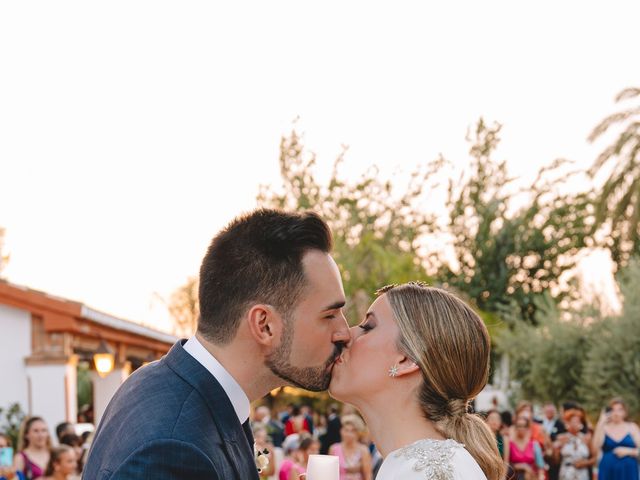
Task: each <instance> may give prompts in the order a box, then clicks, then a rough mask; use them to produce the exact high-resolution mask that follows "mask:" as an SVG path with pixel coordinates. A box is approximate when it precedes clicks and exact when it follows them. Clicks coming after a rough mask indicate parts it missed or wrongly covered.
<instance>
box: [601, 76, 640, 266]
mask: <svg viewBox="0 0 640 480" xmlns="http://www.w3.org/2000/svg"><path fill="white" fill-rule="evenodd" d="M634 98H635V99H640V88H626V89H624V90H622V91H621V92H620V93H619V94H618V95H617V97H616V99H615V101H616V102H622V101H625V100H630V99H634ZM614 127H617V128H618V133H617V135H616V138H615V140H614V142H613V143H612V144H611V145H609V146H608V147H607V148H605V149H604V150H603V151H602V153H600V155H599V156H598V158H597V159H596V161H595V162H594V164H593V166H592V167H591V169H590V171H589V173H590V174H591V176H592V177H593V176H595V175H596V174H598V173H599V172H602V171H605V172H606V173H608V176H607V179H606V180H605V182H604V185H603V186H602V191H601V192H600V194H599V195H598V199H597V203H596V205H597V208H596V223H595V225H594V228H596V229H597V228H600V227H602V226H603V225H606V226H607V227H608V231H609V232H610V235H609V236H608V238H607V240H606V244H607V246H608V247H609V248H610V250H611V256H612V258H613V261H614V262H615V263H616V264H617V265H618V266H624V265H626V264H627V263H628V261H629V259H630V258H631V256H633V255H640V104H639V105H636V106H632V107H629V108H627V109H625V110H622V111H620V112H617V113H614V114H612V115H609V116H608V117H607V118H605V119H604V120H603V121H602V122H600V123H599V124H598V125H597V126H596V128H594V129H593V131H592V132H591V134H590V135H589V141H591V142H594V141H596V140H597V139H599V138H600V137H602V136H603V135H604V134H605V133H606V132H608V131H609V130H610V129H613V128H614Z"/></svg>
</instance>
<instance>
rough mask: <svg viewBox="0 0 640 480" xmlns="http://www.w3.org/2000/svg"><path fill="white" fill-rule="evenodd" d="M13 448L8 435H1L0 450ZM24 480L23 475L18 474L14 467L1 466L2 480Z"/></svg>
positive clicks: (0, 477)
mask: <svg viewBox="0 0 640 480" xmlns="http://www.w3.org/2000/svg"><path fill="white" fill-rule="evenodd" d="M3 448H11V439H10V438H9V436H8V435H5V434H4V433H0V450H2V449H3ZM11 460H13V459H11ZM18 479H19V480H24V476H22V474H21V473H18V472H16V469H15V468H13V465H0V480H18Z"/></svg>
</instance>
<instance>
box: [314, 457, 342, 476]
mask: <svg viewBox="0 0 640 480" xmlns="http://www.w3.org/2000/svg"><path fill="white" fill-rule="evenodd" d="M307 480H340V466H339V464H338V457H336V456H335V455H309V462H308V463H307Z"/></svg>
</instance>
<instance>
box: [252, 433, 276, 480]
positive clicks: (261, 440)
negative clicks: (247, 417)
mask: <svg viewBox="0 0 640 480" xmlns="http://www.w3.org/2000/svg"><path fill="white" fill-rule="evenodd" d="M253 441H254V442H255V450H257V451H259V452H263V454H264V455H266V457H267V459H268V460H269V464H268V465H267V466H266V467H264V468H262V469H261V471H260V480H267V479H268V478H270V477H271V476H272V475H273V474H274V473H275V471H276V461H275V455H274V451H275V447H274V446H273V444H272V443H271V442H270V441H269V436H268V434H267V429H266V428H265V427H262V426H257V427H254V428H253ZM265 451H266V452H267V453H264V452H265Z"/></svg>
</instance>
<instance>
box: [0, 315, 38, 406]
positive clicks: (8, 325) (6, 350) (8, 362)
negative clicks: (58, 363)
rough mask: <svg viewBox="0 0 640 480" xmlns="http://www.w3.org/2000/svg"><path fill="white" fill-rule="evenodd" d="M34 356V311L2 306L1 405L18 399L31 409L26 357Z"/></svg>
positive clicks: (0, 350)
mask: <svg viewBox="0 0 640 480" xmlns="http://www.w3.org/2000/svg"><path fill="white" fill-rule="evenodd" d="M30 355H31V314H30V313H29V312H27V311H24V310H18V309H15V308H11V307H7V306H5V305H0V372H2V373H1V378H2V388H0V407H2V408H6V407H7V406H9V404H11V403H14V402H18V403H20V405H21V406H22V410H23V411H25V412H28V408H29V393H28V385H27V373H26V366H25V363H24V360H25V358H27V357H28V356H30Z"/></svg>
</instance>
